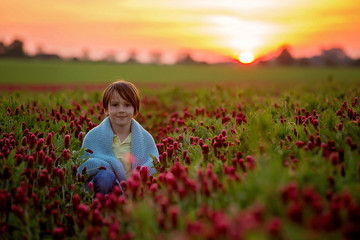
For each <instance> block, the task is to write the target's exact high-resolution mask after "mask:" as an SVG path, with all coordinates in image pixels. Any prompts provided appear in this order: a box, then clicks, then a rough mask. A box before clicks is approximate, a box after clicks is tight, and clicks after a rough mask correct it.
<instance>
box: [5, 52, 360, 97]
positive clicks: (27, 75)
mask: <svg viewBox="0 0 360 240" xmlns="http://www.w3.org/2000/svg"><path fill="white" fill-rule="evenodd" d="M117 79H124V80H127V81H131V82H134V83H136V84H137V85H139V86H146V87H166V86H174V85H176V86H184V85H188V86H205V87H206V86H211V85H215V84H224V85H231V86H239V87H246V86H255V87H258V86H264V87H265V88H275V89H276V88H279V87H290V88H292V87H294V86H296V85H299V86H310V87H312V86H314V85H318V86H319V87H321V86H323V85H327V84H329V83H341V84H342V85H343V86H349V87H350V86H357V87H358V86H359V85H360V69H357V68H313V67H309V68H301V67H270V66H268V67H265V66H241V65H237V66H236V65H231V66H230V65H174V66H168V65H162V66H156V65H139V64H115V63H94V62H62V61H38V60H12V59H10V60H9V59H6V60H0V89H5V90H6V89H7V88H8V87H9V86H12V87H14V86H15V88H16V87H23V88H24V87H26V86H27V85H30V84H31V85H44V84H46V85H61V86H80V87H86V86H99V88H103V86H104V85H107V84H108V83H110V82H112V81H114V80H117ZM84 84H86V85H84Z"/></svg>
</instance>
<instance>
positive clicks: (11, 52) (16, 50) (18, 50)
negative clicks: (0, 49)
mask: <svg viewBox="0 0 360 240" xmlns="http://www.w3.org/2000/svg"><path fill="white" fill-rule="evenodd" d="M23 46H24V44H23V42H22V41H20V40H18V39H16V40H14V41H13V42H12V43H11V44H10V45H9V46H8V47H7V48H6V49H5V53H4V54H3V56H5V57H26V55H25V52H24V49H23Z"/></svg>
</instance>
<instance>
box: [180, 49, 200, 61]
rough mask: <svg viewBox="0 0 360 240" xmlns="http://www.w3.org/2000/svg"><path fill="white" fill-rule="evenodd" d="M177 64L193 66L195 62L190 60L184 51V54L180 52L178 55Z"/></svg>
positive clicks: (187, 53)
mask: <svg viewBox="0 0 360 240" xmlns="http://www.w3.org/2000/svg"><path fill="white" fill-rule="evenodd" d="M177 63H178V64H194V63H197V62H196V61H195V60H194V59H193V58H192V56H191V53H190V52H187V51H184V52H180V54H179V55H178V60H177Z"/></svg>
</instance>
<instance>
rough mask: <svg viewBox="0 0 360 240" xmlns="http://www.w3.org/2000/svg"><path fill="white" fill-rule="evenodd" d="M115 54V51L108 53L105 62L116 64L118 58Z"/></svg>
mask: <svg viewBox="0 0 360 240" xmlns="http://www.w3.org/2000/svg"><path fill="white" fill-rule="evenodd" d="M115 55H116V54H115V52H114V51H108V52H107V53H106V55H105V58H104V61H105V62H116V57H115Z"/></svg>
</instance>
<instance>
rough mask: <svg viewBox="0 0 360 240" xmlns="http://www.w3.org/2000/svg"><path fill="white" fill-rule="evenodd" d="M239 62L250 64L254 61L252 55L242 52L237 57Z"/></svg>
mask: <svg viewBox="0 0 360 240" xmlns="http://www.w3.org/2000/svg"><path fill="white" fill-rule="evenodd" d="M239 61H240V62H241V63H245V64H248V63H252V62H253V61H254V55H253V54H252V53H251V52H243V53H241V54H240V56H239Z"/></svg>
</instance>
